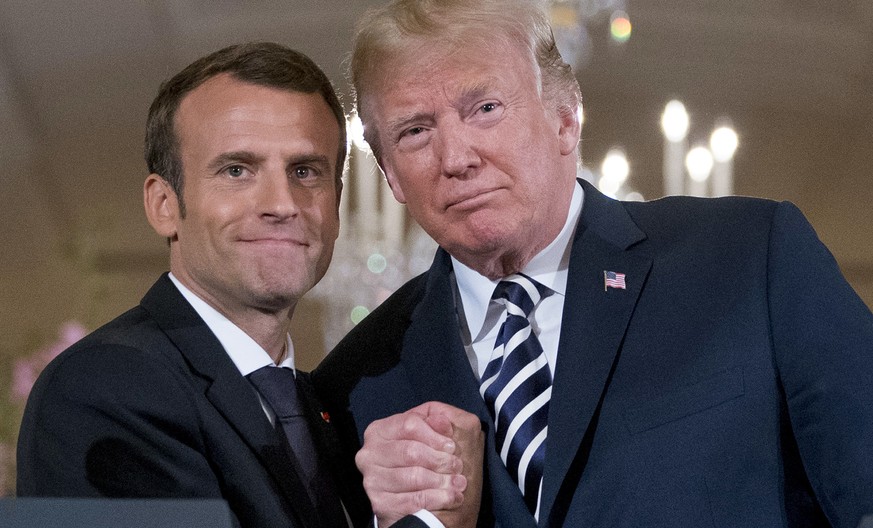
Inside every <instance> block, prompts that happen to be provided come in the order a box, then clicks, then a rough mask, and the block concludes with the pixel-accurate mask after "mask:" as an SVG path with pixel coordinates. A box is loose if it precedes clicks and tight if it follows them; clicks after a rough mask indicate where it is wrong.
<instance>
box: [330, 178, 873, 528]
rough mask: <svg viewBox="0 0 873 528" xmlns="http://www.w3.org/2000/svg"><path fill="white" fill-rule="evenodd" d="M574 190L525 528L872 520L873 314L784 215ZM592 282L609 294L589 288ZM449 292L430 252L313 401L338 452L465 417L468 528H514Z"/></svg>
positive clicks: (513, 505) (799, 218)
mask: <svg viewBox="0 0 873 528" xmlns="http://www.w3.org/2000/svg"><path fill="white" fill-rule="evenodd" d="M583 186H584V188H585V201H584V206H583V210H582V217H581V219H580V221H579V225H578V227H577V230H576V234H575V238H574V241H573V246H572V256H571V260H570V270H569V279H568V284H567V292H566V300H565V303H564V313H563V320H562V328H561V336H560V344H559V350H558V357H557V365H556V366H554V385H553V392H552V400H551V407H550V411H549V412H550V414H549V434H548V439H547V443H546V462H545V473H544V483H543V491H542V503H541V515H540V522H539V525H540V526H573V527H589V526H590V527H640V526H646V527H653V526H665V527H666V526H671V527H673V526H688V527H695V528H702V527H763V526H766V527H780V526H788V527H801V526H828V525H832V526H840V527H854V526H856V525H857V523H858V521H859V520H860V518H861V517H862V515H863V514H864V513H869V512H873V316H871V313H870V310H869V309H868V308H867V307H866V306H865V305H864V303H863V302H862V301H861V300H860V299H859V298H858V297H857V295H856V294H855V292H854V291H853V290H852V289H851V287H850V286H849V285H848V284H847V283H846V281H845V280H844V279H843V277H842V275H841V273H840V271H839V269H838V267H837V264H836V262H835V261H834V259H833V258H832V256H831V255H830V253H829V252H828V251H827V249H826V248H825V247H824V246H823V245H822V244H821V243H820V242H819V240H818V239H817V237H816V235H815V233H814V231H813V230H812V228H811V227H810V225H809V224H808V223H807V222H806V220H805V219H804V218H803V215H802V214H801V213H800V212H799V211H798V209H797V208H796V207H794V206H793V205H791V204H789V203H776V202H771V201H766V200H757V199H748V198H722V199H716V200H705V199H694V198H678V197H677V198H666V199H663V200H658V201H655V202H648V203H633V202H629V203H623V202H618V201H614V200H611V199H609V198H606V197H605V196H603V195H602V194H600V193H599V192H598V191H597V190H596V189H594V188H593V187H591V186H589V185H587V184H583ZM604 271H615V272H618V273H624V274H625V276H626V289H617V288H608V289H607V288H605V286H604ZM452 288H453V287H452V285H451V260H450V259H449V256H448V255H447V254H446V253H445V252H444V251H442V250H439V251H438V252H437V255H436V258H435V260H434V263H433V265H432V267H431V269H430V270H429V271H428V272H427V273H425V274H424V275H422V276H420V277H418V278H416V279H413V280H412V281H410V282H409V283H407V284H406V285H405V286H404V287H402V288H401V289H400V290H398V292H396V293H395V295H393V296H392V297H391V298H390V299H389V300H387V301H386V302H385V303H384V304H383V305H382V306H381V307H380V308H378V309H377V310H375V311H374V312H373V313H372V314H371V315H370V317H368V318H367V319H366V320H364V321H363V322H362V323H361V324H359V325H358V326H357V327H356V328H355V329H354V331H352V332H351V333H350V334H349V335H348V336H347V337H346V338H345V339H344V340H343V341H342V342H341V343H340V344H339V345H338V346H337V347H336V349H335V350H334V351H333V352H332V353H331V354H330V355H329V356H328V358H327V359H326V360H325V361H324V362H323V363H322V365H320V366H319V368H318V369H316V371H315V372H313V383H314V384H315V385H316V388H317V390H319V392H320V394H321V395H322V398H323V399H324V401H325V403H326V404H327V405H328V407H329V408H330V409H331V413H332V416H334V417H335V421H336V422H338V424H339V426H340V427H341V429H342V430H343V432H344V434H345V435H346V439H347V441H348V442H350V443H353V444H355V443H357V442H360V439H361V435H362V433H363V431H364V429H365V428H366V427H367V425H369V424H370V423H371V422H372V421H373V420H376V419H379V418H382V417H384V416H388V415H391V414H393V413H397V412H402V411H405V410H407V409H409V408H411V407H413V406H415V405H418V404H420V403H422V402H425V401H429V400H439V401H443V402H447V403H449V404H452V405H455V406H458V407H460V408H463V409H466V410H468V411H470V412H473V413H475V414H477V415H478V416H479V417H480V418H481V420H482V421H483V424H485V425H486V426H487V428H488V435H487V442H488V445H487V446H486V461H485V472H486V479H485V485H486V488H485V491H484V496H483V509H482V512H481V515H480V525H481V526H491V525H493V524H495V522H496V524H498V525H500V526H504V527H509V526H518V527H532V526H534V521H533V518H532V516H531V515H530V514H529V513H527V511H526V509H525V506H524V503H523V502H522V499H521V495H520V492H519V491H518V489H517V488H516V486H515V484H514V483H513V482H512V480H511V479H510V477H509V476H508V474H507V472H506V470H505V468H504V467H503V465H502V463H501V461H500V459H499V457H498V455H497V453H496V452H495V450H494V444H493V441H494V440H493V426H492V425H491V420H490V419H489V416H488V413H487V411H486V408H485V406H484V404H483V402H482V400H481V397H480V396H479V393H478V386H477V381H476V379H475V377H474V374H473V372H472V369H471V367H470V364H469V362H468V359H467V356H466V354H465V351H464V348H463V345H462V342H461V338H460V328H459V324H458V318H457V312H456V309H455V302H454V298H453V291H452ZM352 447H353V448H354V447H356V446H355V445H353V446H352Z"/></svg>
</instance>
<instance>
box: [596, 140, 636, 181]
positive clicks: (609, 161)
mask: <svg viewBox="0 0 873 528" xmlns="http://www.w3.org/2000/svg"><path fill="white" fill-rule="evenodd" d="M600 172H601V173H602V174H603V177H604V178H606V179H608V180H611V181H615V182H617V183H618V184H619V185H621V184H622V183H624V182H625V181H626V180H627V177H628V174H630V164H629V163H628V161H627V156H625V154H624V151H622V150H621V149H618V148H614V149H610V151H609V152H607V153H606V157H605V158H603V164H602V165H601V166H600Z"/></svg>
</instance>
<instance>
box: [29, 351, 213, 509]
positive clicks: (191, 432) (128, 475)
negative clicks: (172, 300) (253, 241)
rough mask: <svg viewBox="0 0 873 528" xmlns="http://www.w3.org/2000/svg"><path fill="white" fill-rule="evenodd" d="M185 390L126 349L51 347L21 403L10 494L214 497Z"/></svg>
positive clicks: (161, 368) (177, 378) (161, 367)
mask: <svg viewBox="0 0 873 528" xmlns="http://www.w3.org/2000/svg"><path fill="white" fill-rule="evenodd" d="M191 391H192V388H191V385H190V383H186V382H185V381H184V380H183V379H182V377H181V375H180V374H178V373H176V372H174V371H173V369H172V368H170V367H169V366H167V365H165V364H162V363H160V362H158V361H156V360H155V358H154V356H147V355H146V354H144V353H143V352H141V351H139V350H136V349H135V348H131V347H125V346H118V345H104V344H97V345H91V346H83V347H78V348H74V349H72V350H70V351H68V352H67V353H65V354H63V355H61V356H60V357H58V358H57V359H56V360H55V362H53V363H52V364H51V365H50V366H49V367H48V368H47V369H46V371H45V372H44V373H43V375H42V376H41V377H40V379H39V380H38V382H37V384H36V386H35V387H34V390H33V392H32V393H31V397H30V399H29V401H28V404H27V408H26V411H25V416H24V419H23V421H22V428H21V434H20V438H19V448H18V450H19V451H18V482H17V485H18V494H19V495H22V496H68V497H169V498H193V497H203V498H209V497H215V498H220V497H221V491H220V490H219V489H218V480H217V479H216V477H215V475H214V474H213V472H212V470H211V468H210V466H209V463H208V461H207V460H206V458H205V457H204V455H203V453H204V452H206V449H205V447H204V446H203V445H202V437H201V436H200V435H199V434H198V423H201V420H200V417H199V416H198V412H199V409H198V408H197V407H196V405H195V404H194V403H193V402H194V399H193V398H192V397H191V396H190V395H191Z"/></svg>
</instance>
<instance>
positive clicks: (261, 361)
mask: <svg viewBox="0 0 873 528" xmlns="http://www.w3.org/2000/svg"><path fill="white" fill-rule="evenodd" d="M170 280H171V281H173V284H175V285H176V288H178V289H179V293H181V294H182V297H184V298H185V300H186V301H188V303H189V304H190V305H191V307H193V308H194V311H195V312H197V315H199V316H200V318H201V319H203V322H205V323H206V326H208V327H209V329H210V330H212V333H213V334H215V337H217V338H218V341H219V342H220V343H221V346H222V347H224V351H225V352H227V355H228V356H230V360H231V361H233V364H234V365H236V368H237V369H239V372H240V374H242V375H243V376H248V375H249V374H251V373H252V372H254V371H256V370H258V369H259V368H261V367H266V366H267V365H273V366H277V367H286V368H290V369H291V370H292V371H294V375H295V376H296V375H297V371H296V370H295V369H294V343H292V342H291V335H290V334H289V335H288V336H287V337H286V339H285V346H286V350H287V354H286V356H285V359H284V360H283V361H282V362H281V363H280V364H278V365H276V363H275V362H274V361H273V358H271V357H270V354H268V353H267V351H266V350H264V348H263V347H262V346H261V345H259V344H258V343H256V342H255V340H254V339H252V338H251V336H249V335H248V334H247V333H245V332H243V330H242V329H241V328H240V327H238V326H237V325H235V324H233V322H231V320H230V319H228V318H227V317H225V316H224V315H223V314H222V313H221V312H219V311H218V310H216V309H215V308H213V307H212V306H210V305H209V304H208V303H207V302H206V301H204V300H203V299H201V298H200V297H198V296H197V294H195V293H194V292H192V291H191V290H189V289H188V288H186V287H185V285H183V284H182V283H181V282H179V279H177V278H176V277H174V276H173V274H172V273H170ZM253 388H254V387H253ZM255 393H256V394H257V395H258V399H259V400H260V401H261V408H263V409H264V413H265V414H266V415H267V418H269V419H270V423H271V424H273V425H276V415H275V414H274V413H273V409H271V408H270V406H269V405H267V404H266V402H264V398H263V397H262V396H261V394H260V393H259V392H258V391H255Z"/></svg>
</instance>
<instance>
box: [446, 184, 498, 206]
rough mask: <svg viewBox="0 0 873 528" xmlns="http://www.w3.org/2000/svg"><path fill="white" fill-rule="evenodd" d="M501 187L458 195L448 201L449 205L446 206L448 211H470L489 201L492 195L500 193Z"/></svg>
mask: <svg viewBox="0 0 873 528" xmlns="http://www.w3.org/2000/svg"><path fill="white" fill-rule="evenodd" d="M499 190H500V188H499V187H495V188H491V189H477V190H475V191H469V192H464V193H461V194H458V195H457V196H454V197H452V198H451V199H449V200H448V204H447V205H446V209H450V208H453V207H454V208H461V209H469V208H475V207H478V206H479V205H481V204H482V203H483V202H485V201H487V200H489V199H490V198H491V196H489V195H491V194H492V193H495V192H497V191H499Z"/></svg>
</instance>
